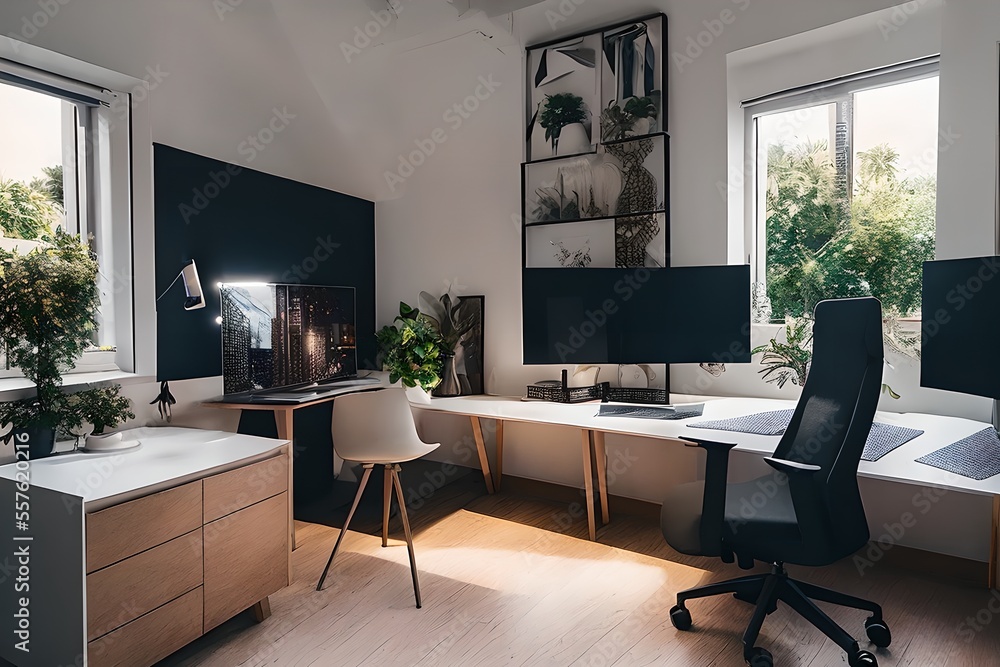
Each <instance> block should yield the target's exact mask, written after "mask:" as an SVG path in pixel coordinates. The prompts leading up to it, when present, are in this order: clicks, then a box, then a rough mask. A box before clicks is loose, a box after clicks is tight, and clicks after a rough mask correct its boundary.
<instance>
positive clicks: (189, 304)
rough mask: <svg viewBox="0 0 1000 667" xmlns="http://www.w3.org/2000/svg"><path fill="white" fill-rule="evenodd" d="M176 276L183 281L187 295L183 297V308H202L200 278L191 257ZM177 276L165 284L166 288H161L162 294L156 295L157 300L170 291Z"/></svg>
mask: <svg viewBox="0 0 1000 667" xmlns="http://www.w3.org/2000/svg"><path fill="white" fill-rule="evenodd" d="M177 278H181V279H183V281H184V293H185V294H186V295H187V298H186V299H184V310H198V309H199V308H204V307H205V299H204V296H203V293H202V291H201V280H199V279H198V267H197V266H196V265H195V263H194V260H193V259H192V260H191V261H190V262H188V263H187V264H185V265H184V268H183V269H181V272H180V273H178V274H177ZM177 278H174V280H173V282H171V283H170V284H169V285H168V286H167V289H165V290H163V294H161V295H160V296H158V297H156V300H157V301H159V300H160V299H162V298H163V297H164V296H165V295H166V294H167V292H169V291H170V288H171V287H173V286H174V283H176V282H177Z"/></svg>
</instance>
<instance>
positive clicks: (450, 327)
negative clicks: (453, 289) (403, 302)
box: [420, 292, 478, 354]
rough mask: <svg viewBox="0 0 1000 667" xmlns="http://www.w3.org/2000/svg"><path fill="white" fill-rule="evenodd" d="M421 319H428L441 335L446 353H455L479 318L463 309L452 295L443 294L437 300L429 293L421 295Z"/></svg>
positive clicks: (471, 310)
mask: <svg viewBox="0 0 1000 667" xmlns="http://www.w3.org/2000/svg"><path fill="white" fill-rule="evenodd" d="M420 307H421V312H420V315H421V317H424V318H426V319H427V320H428V321H429V322H430V323H431V325H433V326H434V327H435V328H436V329H437V330H438V333H439V334H441V341H442V344H443V346H444V351H445V353H449V354H450V353H452V352H454V350H455V348H456V347H458V344H459V342H460V341H461V340H462V337H463V336H465V335H466V334H467V333H469V331H471V330H472V328H473V327H474V326H475V325H476V322H477V321H478V318H477V316H476V312H475V311H474V310H473V309H471V308H463V307H462V302H461V301H460V300H459V299H458V298H457V297H452V295H451V294H442V295H441V298H440V299H435V298H434V297H433V296H431V295H430V294H429V293H427V292H421V293H420Z"/></svg>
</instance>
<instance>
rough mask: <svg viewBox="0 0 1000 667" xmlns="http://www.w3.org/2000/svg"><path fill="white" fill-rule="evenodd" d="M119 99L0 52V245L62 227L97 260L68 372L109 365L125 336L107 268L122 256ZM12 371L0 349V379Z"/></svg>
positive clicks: (124, 199) (124, 140)
mask: <svg viewBox="0 0 1000 667" xmlns="http://www.w3.org/2000/svg"><path fill="white" fill-rule="evenodd" d="M127 99H128V95H126V94H123V93H113V92H111V91H108V90H107V89H104V88H100V87H96V86H90V85H87V84H84V83H81V82H79V81H75V80H72V79H66V78H63V77H59V76H56V75H53V74H50V73H48V72H43V71H41V70H36V69H34V68H31V67H27V66H25V65H21V64H19V63H15V62H12V61H7V60H3V59H0V233H2V234H0V236H2V238H0V244H2V246H3V247H4V248H5V249H8V250H10V249H12V248H14V247H15V246H16V247H18V249H19V252H25V251H29V250H30V249H31V248H33V247H35V246H36V244H37V242H38V241H39V240H40V239H41V238H42V237H43V236H45V235H46V234H49V233H51V232H52V231H54V230H55V229H56V228H57V227H62V228H63V229H65V230H67V231H69V232H71V233H75V234H79V235H80V237H81V238H82V239H84V240H85V241H86V242H87V243H88V244H89V246H90V248H91V250H92V251H93V252H94V253H95V254H96V256H97V259H98V262H99V263H100V267H101V275H100V276H99V278H98V281H99V285H98V286H99V288H100V292H101V307H100V311H99V313H98V317H97V321H98V327H97V330H96V331H95V334H94V338H93V341H92V343H93V345H92V348H91V351H89V352H87V353H86V354H85V356H84V358H83V359H81V360H80V361H79V362H78V364H77V367H76V369H74V370H76V371H100V370H117V369H118V367H119V365H118V363H117V359H116V350H117V345H118V341H119V339H120V338H122V337H128V338H131V321H130V319H129V322H128V326H127V328H126V327H124V326H123V325H124V324H125V322H123V321H122V316H125V317H126V318H131V311H130V308H131V296H132V295H131V290H128V291H127V292H126V290H124V289H122V285H120V284H116V283H120V280H119V281H116V270H115V267H117V266H121V260H122V257H123V256H126V255H128V256H129V257H130V253H131V247H130V230H131V217H130V197H131V192H130V191H131V184H130V171H131V170H130V167H129V164H128V162H129V159H130V149H129V121H130V117H129V113H130V105H129V104H127V103H126V104H121V103H120V102H121V101H123V100H127ZM125 296H127V297H128V298H123V297H125ZM127 347H129V348H131V343H130V342H128V344H127ZM71 372H72V371H71ZM19 375H20V372H19V371H18V369H16V368H9V367H8V364H7V363H6V359H5V358H4V357H3V354H2V350H0V377H12V376H14V377H16V376H19Z"/></svg>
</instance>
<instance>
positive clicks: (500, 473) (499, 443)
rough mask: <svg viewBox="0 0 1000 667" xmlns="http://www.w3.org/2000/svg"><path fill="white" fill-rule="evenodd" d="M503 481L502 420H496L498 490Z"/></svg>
mask: <svg viewBox="0 0 1000 667" xmlns="http://www.w3.org/2000/svg"><path fill="white" fill-rule="evenodd" d="M501 482H503V420H502V419H498V420H497V480H496V484H495V486H496V490H497V491H499V490H500V483H501Z"/></svg>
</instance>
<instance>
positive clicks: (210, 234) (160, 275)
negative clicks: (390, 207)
mask: <svg viewBox="0 0 1000 667" xmlns="http://www.w3.org/2000/svg"><path fill="white" fill-rule="evenodd" d="M153 159H154V181H153V184H154V188H155V191H154V198H155V225H156V232H155V234H156V267H155V271H156V293H157V295H158V296H159V295H160V294H162V293H163V291H164V290H166V289H167V286H168V285H169V284H170V282H171V281H172V280H173V279H174V278H175V277H176V276H177V274H178V273H179V272H180V270H181V268H182V267H183V265H184V264H185V263H186V262H187V261H188V260H191V259H193V260H195V261H196V263H197V265H198V272H199V274H200V277H201V284H202V287H203V288H204V291H205V300H206V307H205V308H203V309H201V310H195V311H185V310H184V309H183V307H182V304H183V302H184V287H183V285H182V283H181V281H179V280H178V281H177V284H176V285H174V286H173V287H172V288H171V289H170V291H169V292H168V293H167V294H166V295H165V296H164V297H163V298H162V299H161V300H160V301H159V303H158V305H157V315H156V332H157V341H156V375H157V379H158V380H183V379H191V378H202V377H213V376H217V375H221V374H222V347H221V334H220V329H219V325H218V324H217V322H216V318H217V317H219V315H220V307H221V306H220V299H219V289H218V283H220V282H237V281H254V282H278V283H302V284H311V285H338V286H339V285H343V286H350V287H354V288H355V289H356V290H357V293H356V294H357V331H358V367H359V368H374V367H375V366H374V361H375V352H376V343H375V204H374V202H370V201H366V200H364V199H359V198H357V197H351V196H349V195H345V194H341V193H338V192H333V191H331V190H325V189H323V188H319V187H315V186H312V185H306V184H304V183H299V182H297V181H292V180H289V179H287V178H281V177H278V176H272V175H270V174H265V173H262V172H259V171H254V170H252V169H247V168H246V167H239V166H237V165H232V164H227V163H225V162H221V161H219V160H213V159H210V158H206V157H202V156H200V155H195V154H193V153H188V152H186V151H182V150H179V149H176V148H172V147H170V146H164V145H160V144H156V145H155V146H154V153H153ZM142 270H144V267H136V271H142Z"/></svg>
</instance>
